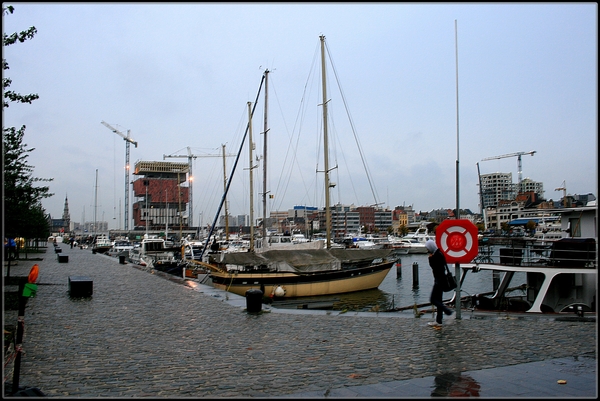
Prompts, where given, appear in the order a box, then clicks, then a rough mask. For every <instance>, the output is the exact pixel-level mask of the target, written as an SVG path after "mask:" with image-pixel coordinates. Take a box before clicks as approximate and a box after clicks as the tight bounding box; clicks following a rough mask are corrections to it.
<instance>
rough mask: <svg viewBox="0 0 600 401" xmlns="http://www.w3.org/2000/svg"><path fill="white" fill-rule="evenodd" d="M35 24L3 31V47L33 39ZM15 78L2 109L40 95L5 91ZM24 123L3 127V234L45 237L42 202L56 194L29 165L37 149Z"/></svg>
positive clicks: (5, 67) (5, 65)
mask: <svg viewBox="0 0 600 401" xmlns="http://www.w3.org/2000/svg"><path fill="white" fill-rule="evenodd" d="M13 11H14V8H13V7H12V6H8V7H3V8H2V15H5V14H7V13H10V14H12V12H13ZM36 32H37V31H36V29H35V27H31V28H29V29H28V30H27V31H23V32H20V33H14V34H12V35H7V34H6V33H5V34H3V42H2V45H3V46H9V45H12V44H14V43H16V42H17V41H18V42H24V41H25V40H27V39H31V38H33V36H34V35H35V33H36ZM2 68H3V70H8V63H7V62H6V60H5V59H2ZM11 83H12V81H11V80H10V78H7V77H3V78H2V86H3V89H4V100H3V108H6V107H8V101H10V102H20V103H31V101H33V100H35V99H37V98H38V95H36V94H31V95H21V94H18V93H15V92H13V91H6V89H7V88H8V87H9V86H10V84H11ZM24 136H25V126H24V125H23V126H22V127H21V128H20V129H19V130H17V129H16V128H15V127H2V157H3V162H4V166H3V167H4V170H3V181H4V197H3V212H4V219H3V223H4V234H5V236H7V237H24V238H45V237H47V236H48V235H49V233H50V228H49V224H48V218H47V216H46V214H45V213H44V209H43V208H42V205H41V201H42V199H44V198H48V197H50V196H52V195H53V194H51V193H50V188H49V187H48V186H39V183H40V182H49V181H52V179H47V178H36V177H33V166H30V165H29V164H27V158H28V157H29V153H30V152H32V151H33V150H34V148H31V149H27V145H26V144H25V143H23V137H24Z"/></svg>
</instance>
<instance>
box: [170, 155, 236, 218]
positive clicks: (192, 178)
mask: <svg viewBox="0 0 600 401" xmlns="http://www.w3.org/2000/svg"><path fill="white" fill-rule="evenodd" d="M187 153H188V154H187V155H163V160H164V159H166V158H167V157H187V159H188V165H189V170H190V172H189V185H190V213H189V216H188V225H189V226H190V227H193V226H194V224H193V214H194V196H193V194H194V191H193V185H192V183H193V182H194V176H193V175H192V162H193V160H194V159H195V158H197V157H224V156H225V155H194V154H192V151H191V149H190V147H189V146H188V147H187ZM226 156H235V155H226Z"/></svg>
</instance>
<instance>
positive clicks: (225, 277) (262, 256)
mask: <svg viewBox="0 0 600 401" xmlns="http://www.w3.org/2000/svg"><path fill="white" fill-rule="evenodd" d="M391 253H392V251H391V250H386V249H376V250H363V249H336V248H333V249H329V250H327V249H305V250H292V251H290V250H271V251H266V252H261V253H251V252H243V253H219V254H209V255H208V256H209V268H211V270H212V271H211V274H210V276H211V278H212V282H213V286H215V287H216V288H220V289H224V290H227V291H230V292H233V293H236V294H239V295H245V293H246V291H248V290H250V289H260V290H261V291H262V292H263V294H264V295H265V296H269V297H277V298H282V297H308V296H317V295H332V294H342V293H348V292H354V291H362V290H368V289H373V288H377V287H378V286H379V285H380V284H381V282H382V281H383V279H384V278H385V276H386V275H387V274H388V273H389V271H390V269H391V268H392V266H393V265H394V263H395V262H396V260H397V259H396V258H394V257H392V256H391ZM390 257H391V258H390Z"/></svg>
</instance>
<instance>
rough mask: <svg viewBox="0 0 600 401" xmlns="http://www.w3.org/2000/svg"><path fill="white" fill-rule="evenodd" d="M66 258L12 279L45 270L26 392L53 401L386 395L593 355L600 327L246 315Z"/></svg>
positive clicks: (47, 259)
mask: <svg viewBox="0 0 600 401" xmlns="http://www.w3.org/2000/svg"><path fill="white" fill-rule="evenodd" d="M63 248H64V247H63ZM65 252H66V254H68V255H69V262H68V263H60V264H59V263H58V262H57V260H56V258H55V257H54V255H53V254H51V253H50V252H48V253H46V254H45V256H44V260H43V261H40V262H32V263H28V262H26V261H19V265H18V266H17V267H13V268H12V271H11V272H12V274H13V275H27V274H28V272H29V269H30V268H31V266H32V265H33V263H38V265H39V268H40V274H39V278H38V291H37V295H36V297H35V298H31V299H29V301H28V304H27V308H26V312H25V330H26V331H25V338H24V343H23V348H24V351H25V354H24V355H23V358H22V361H21V376H20V385H21V386H31V387H37V388H39V389H40V390H41V391H43V392H44V394H46V395H47V396H49V397H84V398H87V397H194V398H198V397H281V396H285V395H293V394H300V393H302V394H308V393H309V392H313V391H314V392H316V393H318V394H320V395H321V396H324V395H325V394H328V393H330V392H332V391H333V390H335V389H338V390H339V391H341V390H343V389H344V388H346V387H349V386H361V385H378V384H381V385H380V387H381V388H386V390H385V391H392V390H391V389H390V388H389V387H385V386H382V385H383V384H385V383H388V382H393V381H399V380H405V379H413V378H421V377H426V376H433V375H436V374H440V373H443V372H448V371H453V372H464V371H473V370H479V369H487V368H491V367H493V368H498V367H505V366H511V365H516V364H522V363H529V362H538V361H546V360H550V359H556V358H564V357H575V356H579V355H590V356H594V357H595V355H596V344H597V326H596V323H595V320H594V321H560V320H557V319H553V318H547V317H542V318H530V317H527V318H520V317H513V316H500V315H498V316H496V317H495V318H489V317H488V318H477V319H470V318H468V316H463V319H461V320H456V319H446V320H445V322H444V323H445V325H444V328H443V329H442V330H435V329H432V328H431V327H429V326H427V324H426V323H427V322H428V321H430V319H429V318H420V319H416V318H414V317H407V315H406V314H404V315H402V314H401V313H398V314H396V315H395V316H390V315H394V314H393V313H392V314H385V313H379V314H376V313H368V314H367V313H361V314H352V313H346V314H327V313H280V312H278V311H272V310H270V309H265V310H264V311H263V313H260V314H248V313H246V312H245V310H244V308H243V307H240V306H233V305H231V304H230V303H228V302H226V301H227V298H228V296H219V297H216V296H213V295H210V294H208V293H203V292H202V291H197V290H194V289H192V288H190V287H189V286H187V285H185V284H184V283H183V280H177V279H174V278H169V279H165V277H163V275H162V274H158V273H157V274H151V273H150V272H147V271H143V270H140V269H138V268H136V267H134V266H133V265H131V264H125V265H121V264H119V263H118V259H116V258H111V257H108V256H105V255H100V254H92V252H91V251H89V250H81V249H68V248H67V249H66V250H65ZM73 275H75V276H88V277H90V278H92V280H93V296H92V297H91V298H86V299H71V298H70V297H69V295H68V288H67V283H68V277H69V276H73ZM465 314H468V312H463V315H465ZM7 316H11V315H5V318H6V317H7ZM514 384H515V385H516V384H517V382H515V383H514ZM523 385H525V386H526V385H527V380H525V379H524V380H523ZM339 394H341V393H340V392H338V393H336V396H339ZM394 394H395V395H398V394H396V393H394Z"/></svg>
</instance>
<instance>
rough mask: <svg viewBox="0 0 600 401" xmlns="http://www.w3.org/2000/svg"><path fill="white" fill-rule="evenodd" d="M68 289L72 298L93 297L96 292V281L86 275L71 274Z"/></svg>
mask: <svg viewBox="0 0 600 401" xmlns="http://www.w3.org/2000/svg"><path fill="white" fill-rule="evenodd" d="M68 289H69V296H70V297H71V298H86V297H91V296H92V294H93V293H94V282H93V281H92V279H91V278H89V277H86V276H69V287H68Z"/></svg>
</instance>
